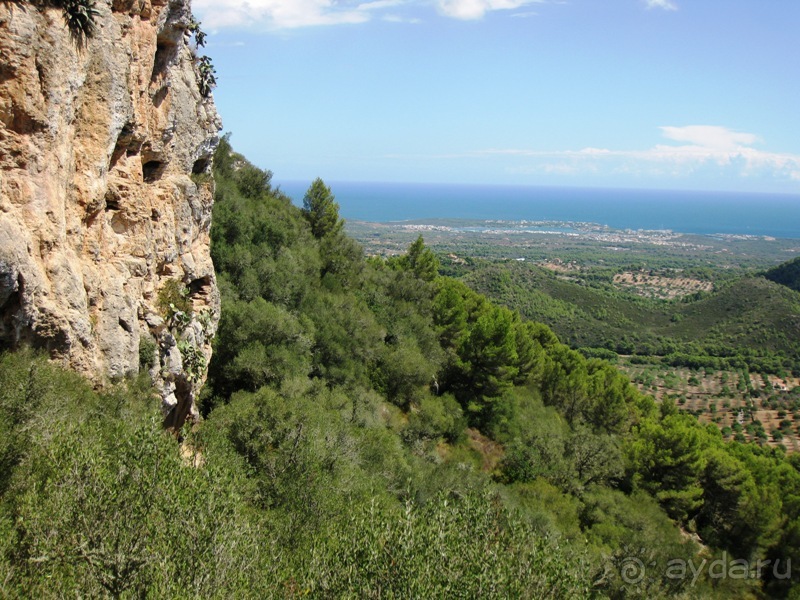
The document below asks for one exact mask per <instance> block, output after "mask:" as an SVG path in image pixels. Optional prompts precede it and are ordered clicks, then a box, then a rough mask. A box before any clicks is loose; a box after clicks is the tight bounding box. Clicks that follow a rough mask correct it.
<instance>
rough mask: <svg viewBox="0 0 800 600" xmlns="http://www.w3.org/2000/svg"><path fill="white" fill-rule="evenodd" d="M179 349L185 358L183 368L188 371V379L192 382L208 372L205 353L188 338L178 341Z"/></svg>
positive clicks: (183, 358)
mask: <svg viewBox="0 0 800 600" xmlns="http://www.w3.org/2000/svg"><path fill="white" fill-rule="evenodd" d="M178 350H179V351H180V353H181V359H182V360H183V370H184V372H185V373H186V379H188V380H189V381H191V382H196V381H200V378H201V377H202V376H203V373H205V372H206V357H205V355H203V353H202V352H200V351H199V350H198V349H197V348H196V347H195V346H193V345H192V344H190V343H189V342H187V341H186V340H182V341H180V342H178Z"/></svg>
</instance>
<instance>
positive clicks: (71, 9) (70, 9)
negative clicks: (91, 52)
mask: <svg viewBox="0 0 800 600" xmlns="http://www.w3.org/2000/svg"><path fill="white" fill-rule="evenodd" d="M54 3H55V5H56V6H59V7H60V8H61V9H63V11H64V20H65V21H66V22H67V27H69V29H70V31H71V32H72V34H73V35H74V36H75V37H76V38H77V39H79V40H80V39H81V38H82V37H92V35H94V32H95V30H96V29H97V25H96V23H95V19H96V17H97V15H99V14H100V12H99V11H98V10H97V8H95V3H94V1H93V0H55V2H54Z"/></svg>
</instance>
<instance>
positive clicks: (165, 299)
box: [158, 279, 192, 322]
mask: <svg viewBox="0 0 800 600" xmlns="http://www.w3.org/2000/svg"><path fill="white" fill-rule="evenodd" d="M158 309H159V310H160V311H161V316H162V317H164V318H165V319H166V320H167V321H169V322H172V320H173V319H174V318H175V315H177V314H178V313H183V314H185V315H191V314H192V300H191V299H190V298H189V290H188V288H187V287H186V286H185V285H183V284H182V283H181V282H180V281H178V280H177V279H167V281H166V282H165V283H164V285H163V287H162V288H161V289H160V290H159V291H158Z"/></svg>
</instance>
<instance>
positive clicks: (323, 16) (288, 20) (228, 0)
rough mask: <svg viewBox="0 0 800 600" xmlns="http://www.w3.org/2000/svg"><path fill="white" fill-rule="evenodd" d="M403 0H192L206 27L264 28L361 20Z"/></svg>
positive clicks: (338, 23) (345, 22)
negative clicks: (366, 0) (343, 0)
mask: <svg viewBox="0 0 800 600" xmlns="http://www.w3.org/2000/svg"><path fill="white" fill-rule="evenodd" d="M404 2H405V0H373V1H371V2H348V1H346V2H341V1H337V0H195V1H194V8H195V11H196V13H197V14H198V15H199V16H200V18H201V19H202V21H203V23H204V24H205V25H206V27H208V28H209V29H221V28H227V27H240V28H243V27H264V28H267V29H293V28H298V27H311V26H317V25H341V24H352V23H363V22H365V21H368V20H370V18H371V13H374V12H376V11H379V10H383V9H386V8H392V7H396V6H399V5H401V4H403V3H404Z"/></svg>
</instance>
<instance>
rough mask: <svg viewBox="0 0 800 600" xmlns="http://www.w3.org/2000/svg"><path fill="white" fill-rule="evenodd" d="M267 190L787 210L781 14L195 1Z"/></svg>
mask: <svg viewBox="0 0 800 600" xmlns="http://www.w3.org/2000/svg"><path fill="white" fill-rule="evenodd" d="M193 6H194V11H195V14H196V15H197V17H198V18H199V19H200V20H201V21H202V23H203V29H204V30H205V31H207V32H208V33H209V38H208V44H207V47H206V48H205V50H204V51H205V52H206V53H208V54H209V55H210V56H211V57H212V58H213V60H214V64H215V66H216V68H217V73H218V80H219V86H218V87H217V89H216V90H215V92H214V98H215V101H216V103H217V107H218V110H219V112H220V114H221V115H222V119H223V122H224V126H225V131H230V132H232V135H233V137H232V143H233V145H234V147H235V148H236V149H237V150H239V151H240V152H242V153H244V154H245V155H246V156H247V157H248V158H249V159H250V160H251V161H253V162H254V163H256V164H257V165H258V166H260V167H262V168H267V169H270V170H272V171H273V172H274V174H275V181H277V182H280V181H288V180H307V181H311V180H312V179H314V178H315V177H317V176H320V177H322V178H323V179H325V180H326V181H337V180H338V181H346V180H351V181H407V182H443V183H456V182H460V183H496V184H515V185H519V184H530V185H569V186H601V187H640V188H676V189H714V190H742V191H765V192H790V193H800V66H799V65H798V62H797V61H798V60H799V59H800V36H798V31H800V1H798V0H769V1H766V2H765V1H759V0H371V1H370V0H361V1H357V0H354V1H349V0H339V1H337V0H246V1H245V0H194V2H193Z"/></svg>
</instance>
